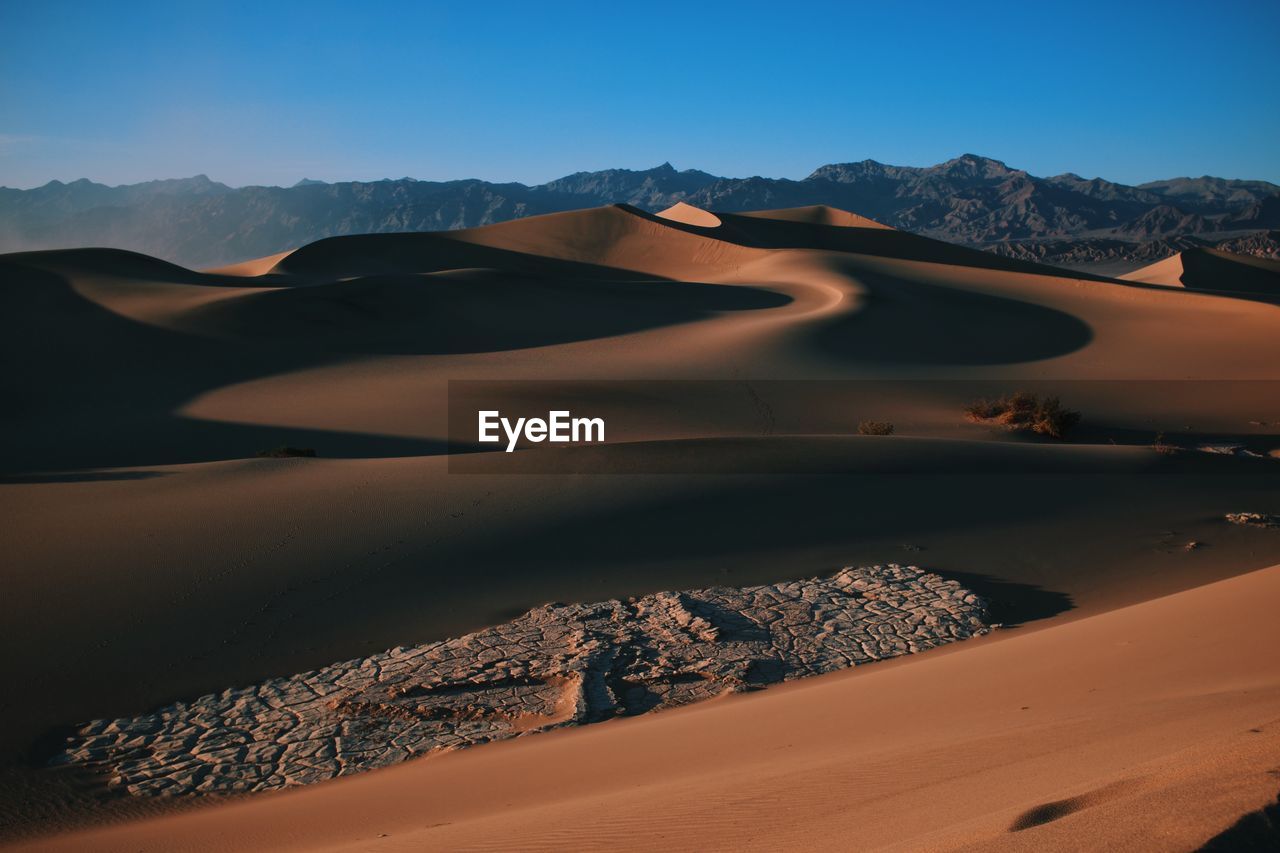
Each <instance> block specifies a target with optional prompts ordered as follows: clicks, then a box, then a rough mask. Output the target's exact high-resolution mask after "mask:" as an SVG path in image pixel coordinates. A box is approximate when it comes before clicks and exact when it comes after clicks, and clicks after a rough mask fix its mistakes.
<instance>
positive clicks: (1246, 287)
mask: <svg viewBox="0 0 1280 853" xmlns="http://www.w3.org/2000/svg"><path fill="white" fill-rule="evenodd" d="M1121 278H1122V279H1125V280H1127V281H1139V282H1145V283H1147V284H1161V285H1164V286H1166V287H1185V288H1187V289H1188V290H1218V291H1229V292H1238V293H1255V294H1258V295H1260V296H1272V297H1280V261H1273V260H1268V259H1266V258H1256V257H1254V256H1252V255H1236V254H1232V253H1231V252H1224V251H1222V250H1221V249H1187V250H1186V251H1183V252H1179V253H1178V254H1176V255H1173V256H1172V257H1168V258H1165V259H1164V260H1163V261H1156V262H1155V263H1154V264H1150V265H1148V266H1145V267H1142V268H1141V269H1137V270H1134V271H1133V272H1131V273H1127V274H1125V275H1122V276H1121Z"/></svg>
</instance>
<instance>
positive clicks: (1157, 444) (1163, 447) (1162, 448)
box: [1151, 432, 1181, 456]
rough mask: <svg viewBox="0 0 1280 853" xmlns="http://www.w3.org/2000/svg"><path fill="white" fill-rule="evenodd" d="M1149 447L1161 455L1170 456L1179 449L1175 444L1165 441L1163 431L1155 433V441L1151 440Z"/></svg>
mask: <svg viewBox="0 0 1280 853" xmlns="http://www.w3.org/2000/svg"><path fill="white" fill-rule="evenodd" d="M1151 448H1152V449H1153V450H1155V452H1156V453H1159V454H1161V455H1163V456H1172V455H1173V454H1175V453H1177V452H1178V451H1179V450H1181V448H1180V447H1178V446H1177V445H1176V444H1170V443H1169V442H1168V441H1166V440H1165V437H1164V433H1163V432H1158V433H1156V438H1155V441H1153V442H1151Z"/></svg>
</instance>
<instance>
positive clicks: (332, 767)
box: [53, 565, 988, 796]
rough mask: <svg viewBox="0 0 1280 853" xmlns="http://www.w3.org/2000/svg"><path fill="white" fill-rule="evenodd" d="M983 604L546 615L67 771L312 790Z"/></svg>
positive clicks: (787, 595) (274, 689) (788, 598)
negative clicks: (339, 778) (339, 779)
mask: <svg viewBox="0 0 1280 853" xmlns="http://www.w3.org/2000/svg"><path fill="white" fill-rule="evenodd" d="M987 619H988V616H987V610H986V605H985V603H984V602H983V601H982V599H980V598H979V597H978V596H977V595H975V594H973V593H972V592H970V591H969V590H967V589H965V588H964V587H962V586H960V584H958V583H956V582H954V581H948V580H945V579H943V578H941V577H939V576H938V575H934V574H928V573H926V572H924V571H922V570H920V569H918V568H915V567H907V566H898V565H888V566H873V567H866V568H847V569H844V570H842V571H840V572H838V573H837V574H835V575H834V576H832V577H829V578H822V579H812V580H804V581H795V582H788V583H779V584H769V585H764V586H751V587H743V588H732V587H713V588H710V589H702V590H692V591H688V592H660V593H656V594H653V595H647V596H644V597H641V598H636V599H629V600H627V601H620V600H611V601H603V602H598V603H594V604H569V605H564V604H548V605H545V606H542V607H537V608H534V609H533V610H530V611H529V612H528V613H526V614H524V615H523V616H520V617H519V618H517V619H514V620H512V621H511V622H507V623H504V624H502V625H497V626H494V627H492V628H486V629H484V630H482V631H477V632H475V633H473V634H468V635H466V636H463V637H459V638H457V639H453V640H446V641H443V642H436V643H427V644H424V645H420V646H412V647H398V648H394V649H390V650H389V651H386V652H382V653H380V654H376V655H373V656H371V657H367V658H362V659H358V660H351V661H346V662H343V663H337V664H332V665H330V666H327V667H324V668H322V669H318V670H315V671H312V672H306V673H302V674H299V675H294V676H290V677H286V678H273V679H270V680H268V681H265V682H262V683H261V684H257V685H254V686H251V687H243V688H236V689H232V690H226V691H223V692H222V693H218V694H211V695H208V696H203V697H201V698H199V699H196V700H194V701H191V702H178V703H175V704H173V705H169V706H166V707H164V708H160V709H159V710H157V711H155V712H153V713H150V714H145V715H143V716H139V717H133V718H125V719H117V720H95V721H93V722H91V723H88V724H86V725H84V726H83V727H81V728H79V729H78V730H77V731H76V732H75V733H74V734H72V735H71V736H69V737H68V738H67V739H66V743H65V745H64V748H63V750H62V751H61V752H60V753H59V754H58V755H57V756H56V757H55V758H54V759H53V763H56V764H78V765H83V766H91V767H96V768H100V769H102V770H105V771H106V776H107V778H108V779H109V782H108V784H109V786H110V787H112V788H115V789H122V790H125V791H127V792H128V793H130V794H134V795H139V796H148V795H160V796H174V795H192V794H230V793H240V792H248V791H261V790H267V789H272V788H283V787H288V786H292V785H302V784H309V783H313V782H319V781H322V780H325V779H330V778H333V777H335V776H342V775H346V774H350V773H358V772H360V771H363V770H370V769H373V768H376V767H384V766H387V765H390V764H395V763H397V762H400V761H404V760H406V759H408V758H411V757H414V756H418V755H424V754H427V753H431V752H436V751H440V750H449V749H456V748H460V747H466V746H473V745H476V744H481V743H485V742H487V741H492V740H498V739H502V738H508V737H515V736H518V735H522V734H527V733H529V732H536V731H542V730H546V729H549V728H556V727H560V726H569V725H581V724H586V723H592V722H596V721H600V720H605V719H608V718H610V717H614V716H621V715H631V714H641V713H644V712H646V711H649V710H652V709H655V708H669V707H674V706H678V705H685V704H688V703H690V702H697V701H701V700H703V699H709V698H711V697H714V696H717V695H720V694H723V693H732V692H739V691H743V690H750V689H754V688H759V687H763V686H765V685H768V684H773V683H776V682H780V681H787V680H791V679H795V678H802V677H804V676H809V675H817V674H820V673H826V672H832V671H834V670H838V669H844V668H846V667H850V666H856V665H858V664H862V663H868V662H870V661H875V660H883V659H885V658H891V657H896V656H898V655H903V654H910V653H912V652H917V651H922V650H924V649H929V648H933V647H935V646H939V645H942V644H944V643H949V642H953V641H955V640H962V639H966V638H968V637H973V636H976V635H978V634H983V633H986V631H987V630H988V626H987Z"/></svg>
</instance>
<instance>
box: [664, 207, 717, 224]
mask: <svg viewBox="0 0 1280 853" xmlns="http://www.w3.org/2000/svg"><path fill="white" fill-rule="evenodd" d="M658 216H660V217H662V218H663V219H670V220H672V221H673V222H683V223H684V224H685V225H697V226H698V227H699V228H718V227H719V226H720V217H718V216H716V215H715V214H714V213H712V212H710V211H708V210H703V209H702V208H700V207H694V206H693V205H691V204H685V203H684V202H682V201H680V202H676V203H675V204H673V205H671V206H670V207H668V208H667V209H666V210H663V211H661V212H659V213H658Z"/></svg>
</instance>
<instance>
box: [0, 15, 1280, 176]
mask: <svg viewBox="0 0 1280 853" xmlns="http://www.w3.org/2000/svg"><path fill="white" fill-rule="evenodd" d="M0 33H3V38H4V42H5V44H4V47H3V49H0V184H3V185H7V186H16V187H30V186H34V185H38V184H42V183H44V182H46V181H48V180H50V179H52V178H58V179H61V180H71V179H75V178H79V177H89V178H92V179H93V180H96V181H102V182H104V183H109V184H117V183H131V182H135V181H140V180H147V179H152V178H163V177H182V176H188V175H193V174H197V173H201V172H203V173H206V174H208V175H209V176H210V177H212V178H214V179H215V180H220V181H223V182H225V183H229V184H232V185H243V184H284V185H288V184H292V183H294V182H295V181H297V180H298V179H299V178H302V177H304V176H307V177H312V178H319V179H324V180H355V179H360V180H370V179H377V178H386V177H392V178H395V177H402V176H406V175H408V176H412V177H417V178H422V179H433V180H440V179H449V178H463V177H480V178H486V179H489V180H495V181H523V182H526V183H539V182H542V181H545V180H548V179H551V178H555V177H559V176H561V175H564V174H567V173H569V172H574V171H579V170H594V169H602V168H610V167H625V168H648V167H650V166H654V165H657V164H659V163H661V162H663V161H670V162H671V163H672V164H673V165H675V166H676V167H677V168H682V169H683V168H699V169H704V170H706V171H709V172H714V173H716V174H721V175H729V176H746V175H766V176H770V177H795V178H799V177H803V176H805V175H807V174H808V173H809V172H810V171H812V170H813V169H814V168H816V167H817V166H820V165H822V164H824V163H832V162H848V161H852V160H861V159H864V158H872V159H876V160H880V161H882V162H888V163H895V164H904V165H929V164H932V163H936V162H940V161H942V160H945V159H948V158H950V157H953V156H956V155H958V154H961V153H965V152H973V153H978V154H984V155H987V156H991V157H995V158H997V159H1001V160H1004V161H1006V162H1007V163H1009V164H1010V165H1012V166H1016V167H1020V168H1024V169H1027V170H1028V171H1030V172H1031V173H1032V174H1037V175H1051V174H1057V173H1059V172H1064V171H1073V172H1077V173H1080V174H1082V175H1084V176H1086V177H1095V176H1101V177H1105V178H1109V179H1111V180H1118V181H1124V182H1127V183H1137V182H1141V181H1146V180H1152V179H1156V178H1163V177H1172V176H1177V175H1201V174H1213V175H1220V176H1224V177H1249V178H1263V179H1267V180H1271V181H1275V182H1277V183H1280V79H1278V78H1280V2H1278V0H1219V1H1218V2H1213V3H1209V2H1203V0H1201V2H1181V0H1165V2H1152V3H1146V2H1127V0H1110V2H1104V3H1090V2H1075V3H1050V2H1037V0H1022V2H1017V3H981V2H969V3H961V2H945V3H944V2H930V3H924V2H885V0H878V2H874V3H867V2H855V1H854V0H846V2H835V3H819V2H797V0H791V2H776V0H775V2H767V3H766V2H762V3H755V2H750V0H740V2H733V3H710V2H697V0H685V1H684V2H678V3H661V2H644V3H629V2H622V0H618V2H610V1H609V0H598V2H594V3H572V2H556V0H544V1H543V2H535V0H526V2H520V3H509V4H508V3H500V2H496V1H495V0H483V2H480V1H479V0H473V2H455V3H429V2H417V3H414V2H405V3H378V2H367V1H366V2H343V3H329V2H320V0H312V1H311V2H306V3H283V2H282V3H273V2H269V0H257V1H256V2H250V3H238V2H217V3H213V2H210V3H203V2H198V0H166V2H160V3H133V2H128V0H119V2H81V3H72V2H61V0H0Z"/></svg>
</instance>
